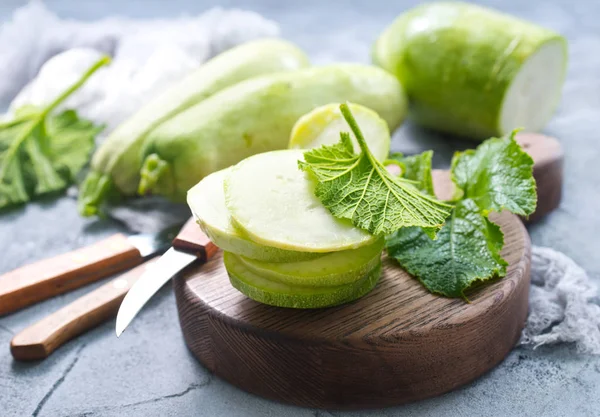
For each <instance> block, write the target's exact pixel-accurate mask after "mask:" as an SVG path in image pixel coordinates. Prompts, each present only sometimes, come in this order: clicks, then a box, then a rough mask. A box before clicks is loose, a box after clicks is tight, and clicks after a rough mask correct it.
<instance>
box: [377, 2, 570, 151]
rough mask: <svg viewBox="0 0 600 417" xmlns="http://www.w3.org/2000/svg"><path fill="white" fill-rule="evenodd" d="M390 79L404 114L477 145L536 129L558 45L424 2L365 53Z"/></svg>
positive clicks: (463, 8)
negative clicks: (396, 83) (402, 96)
mask: <svg viewBox="0 0 600 417" xmlns="http://www.w3.org/2000/svg"><path fill="white" fill-rule="evenodd" d="M373 60H374V62H375V63H376V64H378V65H380V66H381V67H383V68H385V69H386V70H388V71H390V72H391V73H392V74H394V75H396V76H397V77H398V79H399V80H400V82H402V85H403V86H404V88H405V89H406V92H407V94H408V98H409V101H410V109H409V115H410V117H411V118H413V119H414V120H415V121H416V122H418V123H419V124H422V125H424V126H427V127H430V128H434V129H437V130H441V131H445V132H450V133H453V134H457V135H461V136H466V137H470V138H473V139H485V138H487V137H489V136H496V135H503V134H506V133H508V132H510V131H512V130H513V129H515V128H519V127H521V128H524V129H525V130H528V131H537V130H540V129H542V128H543V127H544V125H545V124H546V123H547V122H548V120H549V118H550V117H551V115H552V113H553V111H554V109H555V108H556V106H557V104H558V101H559V99H560V94H561V88H562V84H563V81H564V77H565V71H566V62H567V48H566V41H565V39H564V38H563V37H562V36H560V35H558V34H556V33H554V32H552V31H550V30H547V29H544V28H542V27H539V26H537V25H534V24H532V23H529V22H526V21H523V20H520V19H517V18H515V17H512V16H508V15H505V14H502V13H499V12H497V11H494V10H490V9H486V8H483V7H479V6H475V5H472V4H466V3H432V4H427V5H423V6H418V7H416V8H414V9H411V10H409V11H407V12H406V13H404V14H402V15H400V16H399V17H398V18H397V19H396V20H395V21H394V23H393V24H392V25H391V26H390V27H389V28H387V29H386V30H385V31H384V32H383V34H382V35H381V36H380V37H379V39H378V40H377V42H376V43H375V45H374V48H373Z"/></svg>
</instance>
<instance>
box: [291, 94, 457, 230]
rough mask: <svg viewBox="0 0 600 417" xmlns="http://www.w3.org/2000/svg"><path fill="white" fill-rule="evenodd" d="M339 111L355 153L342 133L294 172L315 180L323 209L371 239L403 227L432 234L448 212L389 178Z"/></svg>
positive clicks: (348, 116)
mask: <svg viewBox="0 0 600 417" xmlns="http://www.w3.org/2000/svg"><path fill="white" fill-rule="evenodd" d="M340 109H341V111H342V114H343V115H344V118H345V119H346V121H347V122H348V124H349V126H350V128H351V129H352V132H353V133H354V136H355V137H356V140H357V142H358V144H359V145H360V149H361V152H360V153H359V154H355V153H354V150H353V145H352V142H351V141H350V134H349V133H346V132H342V133H341V134H340V136H341V141H340V142H339V143H338V144H336V145H331V146H323V147H321V148H319V149H313V150H310V151H307V152H305V153H304V160H305V161H300V162H299V166H300V168H301V169H302V170H304V171H307V172H309V173H310V174H311V176H312V177H313V178H314V179H315V180H316V181H315V182H316V186H315V195H316V197H317V198H318V199H319V200H320V202H321V203H322V204H323V206H325V207H326V208H327V209H328V210H329V211H330V212H331V213H332V214H333V215H334V216H335V217H337V218H339V219H349V220H351V221H352V223H353V224H354V225H355V226H356V227H359V228H361V229H363V230H366V231H368V232H369V233H371V234H373V235H383V234H389V233H393V232H395V231H396V230H398V229H400V228H402V227H409V226H419V227H426V228H429V229H430V230H431V231H432V232H434V231H435V230H436V229H439V228H440V227H441V226H442V224H443V223H444V220H445V219H446V217H448V214H450V209H451V207H450V206H449V205H447V204H444V203H441V202H439V201H437V200H436V199H435V197H432V196H430V195H426V194H423V193H421V192H420V191H419V190H418V189H417V188H416V187H415V185H414V184H413V183H412V182H410V181H408V180H406V179H404V178H401V177H395V176H393V175H392V174H391V173H389V172H388V170H387V169H386V168H385V167H384V166H383V165H382V164H381V163H380V162H379V161H377V159H375V157H373V155H372V154H371V152H370V151H369V148H368V146H367V142H366V140H365V138H364V136H363V135H362V132H361V130H360V128H359V127H358V124H357V123H356V120H355V119H354V117H353V116H352V113H351V111H350V109H349V108H348V106H347V105H346V104H342V105H341V106H340Z"/></svg>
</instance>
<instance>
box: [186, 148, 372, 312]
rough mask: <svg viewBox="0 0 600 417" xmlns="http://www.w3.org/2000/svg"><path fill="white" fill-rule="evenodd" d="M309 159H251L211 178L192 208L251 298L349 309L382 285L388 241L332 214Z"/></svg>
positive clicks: (192, 198) (194, 192)
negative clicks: (304, 163)
mask: <svg viewBox="0 0 600 417" xmlns="http://www.w3.org/2000/svg"><path fill="white" fill-rule="evenodd" d="M302 159H303V151H302V150H281V151H273V152H267V153H262V154H258V155H254V156H251V157H249V158H247V159H245V160H243V161H242V162H240V163H239V164H237V165H236V166H234V167H231V168H228V169H225V170H222V171H218V172H215V173H213V174H211V175H209V176H207V177H205V178H204V179H203V180H202V181H201V182H200V183H198V184H197V185H196V186H194V187H193V188H192V189H191V190H190V191H189V192H188V204H189V205H190V208H191V209H192V213H193V214H194V216H195V218H196V219H197V221H198V224H199V225H200V227H201V228H202V230H203V231H204V232H205V233H206V234H207V235H208V237H209V238H210V239H211V240H212V241H213V242H214V243H215V244H216V245H217V246H219V247H220V248H221V249H223V250H224V251H225V253H224V263H225V267H226V269H227V272H228V274H229V278H230V281H231V284H232V285H233V286H234V287H235V288H237V289H238V290H239V291H241V292H242V293H243V294H245V295H246V296H248V297H250V298H252V299H254V300H256V301H258V302H261V303H265V304H269V305H274V306H279V307H291V308H321V307H329V306H334V305H338V304H343V303H346V302H349V301H352V300H355V299H357V298H359V297H362V296H363V295H365V294H367V293H368V292H369V291H371V289H373V287H375V285H376V284H377V281H378V280H379V276H380V273H381V252H382V250H383V241H382V239H380V238H376V237H374V236H372V235H370V234H369V233H367V232H365V231H363V230H361V229H358V228H356V227H354V226H353V225H352V224H351V223H350V222H349V221H345V220H340V219H337V218H335V217H333V215H332V214H331V213H329V211H327V209H326V208H325V207H324V206H323V205H322V204H321V203H320V201H319V200H318V199H317V198H316V197H315V195H314V184H313V182H312V181H311V179H310V178H309V177H308V176H307V174H306V173H304V172H303V171H301V170H300V169H298V161H299V160H302Z"/></svg>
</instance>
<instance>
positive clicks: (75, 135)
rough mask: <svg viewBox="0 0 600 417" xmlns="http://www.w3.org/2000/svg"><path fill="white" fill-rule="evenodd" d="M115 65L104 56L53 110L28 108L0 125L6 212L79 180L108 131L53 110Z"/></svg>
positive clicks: (1, 199)
mask: <svg viewBox="0 0 600 417" xmlns="http://www.w3.org/2000/svg"><path fill="white" fill-rule="evenodd" d="M109 61H110V59H109V58H107V57H104V58H101V59H100V60H99V61H98V62H96V63H95V64H94V65H93V66H92V67H91V68H90V69H89V70H88V71H86V73H85V74H84V75H83V76H82V77H81V78H80V79H79V80H78V81H77V82H76V83H74V84H73V85H72V86H71V87H69V88H68V89H67V90H66V91H65V92H63V93H62V94H61V95H60V96H59V97H57V98H56V99H55V100H54V101H53V102H52V103H50V104H49V105H48V106H46V107H43V108H38V107H35V106H31V105H27V106H23V107H22V108H20V109H17V110H16V111H15V117H14V118H13V119H12V120H9V121H4V122H1V123H0V209H3V208H5V207H9V206H12V205H15V204H21V203H25V202H27V201H29V200H30V199H31V198H33V197H35V196H38V195H42V194H47V193H52V192H56V191H61V190H63V189H65V188H66V187H67V186H68V185H69V184H71V183H73V182H74V180H75V176H76V175H77V173H78V172H79V171H80V170H81V168H83V166H84V165H85V164H86V163H87V161H88V158H89V155H90V153H91V151H92V148H93V146H94V137H95V136H96V135H97V134H98V133H99V132H100V131H101V130H102V127H98V126H95V125H94V124H93V123H92V122H90V121H87V120H83V119H80V118H79V117H78V116H77V113H75V112H74V111H72V110H67V111H64V112H62V113H60V114H53V113H52V111H53V110H54V109H55V108H56V107H57V106H58V105H59V104H60V103H61V102H62V101H64V100H65V99H66V98H67V97H68V96H69V95H70V94H72V93H73V92H74V91H76V90H77V89H78V88H79V87H81V86H82V85H83V83H84V82H85V81H86V80H87V79H88V78H89V77H90V76H91V75H92V74H93V73H94V72H95V71H96V70H97V69H98V68H100V67H101V66H103V65H105V64H107V63H108V62H109Z"/></svg>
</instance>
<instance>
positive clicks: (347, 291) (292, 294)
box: [223, 252, 381, 308]
mask: <svg viewBox="0 0 600 417" xmlns="http://www.w3.org/2000/svg"><path fill="white" fill-rule="evenodd" d="M223 261H224V262H225V268H226V269H227V272H228V274H229V280H230V281H231V285H233V286H234V287H235V288H236V289H237V290H239V291H240V292H241V293H243V294H244V295H246V296H247V297H249V298H251V299H253V300H255V301H258V302H259V303H263V304H268V305H272V306H277V307H289V308H322V307H332V306H336V305H339V304H344V303H347V302H350V301H353V300H356V299H357V298H360V297H362V296H364V295H366V294H367V293H369V292H370V291H371V290H372V289H373V288H374V287H375V285H377V282H378V281H379V276H380V275H381V262H379V263H378V264H377V265H376V266H375V268H374V269H373V270H371V271H370V272H368V273H367V274H366V275H365V277H364V278H362V279H361V280H359V281H355V282H353V283H350V284H345V285H338V286H335V287H314V288H311V287H296V286H293V285H288V284H283V283H281V282H276V281H271V280H269V279H266V278H263V277H261V276H259V275H257V274H255V273H254V272H252V271H250V270H249V269H248V268H246V266H245V265H244V263H243V262H241V260H240V258H239V257H238V256H237V255H234V254H233V253H231V252H225V253H224V256H223Z"/></svg>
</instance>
